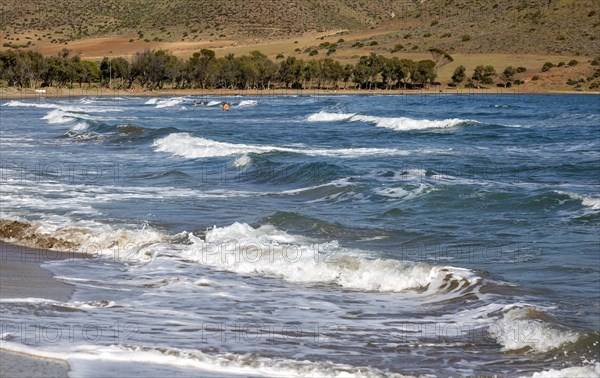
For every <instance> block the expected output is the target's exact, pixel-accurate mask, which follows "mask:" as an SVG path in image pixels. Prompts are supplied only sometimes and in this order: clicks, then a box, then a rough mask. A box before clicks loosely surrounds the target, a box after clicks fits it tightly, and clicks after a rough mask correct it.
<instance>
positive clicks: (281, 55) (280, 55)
mask: <svg viewBox="0 0 600 378" xmlns="http://www.w3.org/2000/svg"><path fill="white" fill-rule="evenodd" d="M283 58H284V56H283V54H282V53H279V54H277V56H276V57H275V59H283Z"/></svg>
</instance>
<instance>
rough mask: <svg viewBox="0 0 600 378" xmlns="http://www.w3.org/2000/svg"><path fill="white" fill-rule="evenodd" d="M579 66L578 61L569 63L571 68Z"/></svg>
mask: <svg viewBox="0 0 600 378" xmlns="http://www.w3.org/2000/svg"><path fill="white" fill-rule="evenodd" d="M578 64H579V62H578V61H577V60H575V59H573V60H570V61H569V66H570V67H573V66H576V65H578Z"/></svg>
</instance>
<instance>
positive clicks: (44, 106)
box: [4, 100, 123, 113]
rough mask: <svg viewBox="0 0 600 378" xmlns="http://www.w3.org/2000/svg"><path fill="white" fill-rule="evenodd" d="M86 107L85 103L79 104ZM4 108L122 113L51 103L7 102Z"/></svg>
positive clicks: (94, 107)
mask: <svg viewBox="0 0 600 378" xmlns="http://www.w3.org/2000/svg"><path fill="white" fill-rule="evenodd" d="M81 104H82V105H86V104H85V103H81ZM4 106H10V107H32V108H41V109H60V110H63V111H66V112H80V113H85V112H92V113H105V112H113V113H114V112H122V111H123V109H121V108H111V107H107V106H74V105H72V104H71V103H69V104H65V103H51V102H23V101H17V100H13V101H9V102H7V103H6V104H4Z"/></svg>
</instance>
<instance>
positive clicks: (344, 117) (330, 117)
mask: <svg viewBox="0 0 600 378" xmlns="http://www.w3.org/2000/svg"><path fill="white" fill-rule="evenodd" d="M308 121H309V122H344V121H347V122H367V123H373V124H375V126H377V127H384V128H387V129H392V130H396V131H410V130H428V129H445V128H451V127H456V126H460V125H463V124H468V123H475V122H477V121H473V120H465V119H460V118H450V119H444V120H427V119H412V118H407V117H396V118H392V117H376V116H369V115H362V114H358V113H328V112H324V111H322V112H319V113H314V114H311V115H310V116H308Z"/></svg>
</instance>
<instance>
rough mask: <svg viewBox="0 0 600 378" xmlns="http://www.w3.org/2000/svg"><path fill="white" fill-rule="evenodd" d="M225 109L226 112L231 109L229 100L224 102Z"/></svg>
mask: <svg viewBox="0 0 600 378" xmlns="http://www.w3.org/2000/svg"><path fill="white" fill-rule="evenodd" d="M223 111H225V112H228V111H229V102H227V101H225V103H224V104H223Z"/></svg>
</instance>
